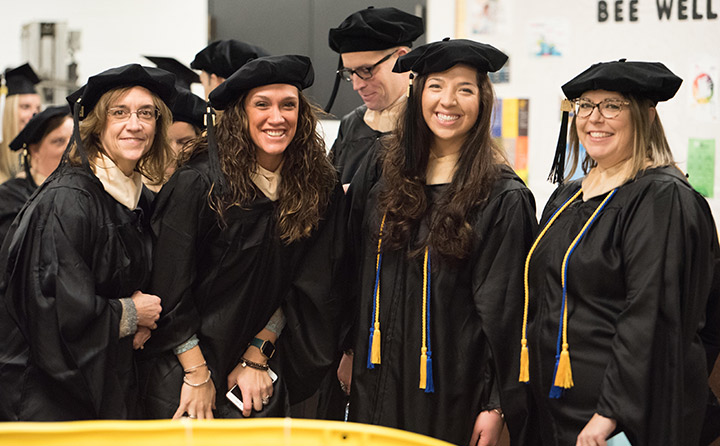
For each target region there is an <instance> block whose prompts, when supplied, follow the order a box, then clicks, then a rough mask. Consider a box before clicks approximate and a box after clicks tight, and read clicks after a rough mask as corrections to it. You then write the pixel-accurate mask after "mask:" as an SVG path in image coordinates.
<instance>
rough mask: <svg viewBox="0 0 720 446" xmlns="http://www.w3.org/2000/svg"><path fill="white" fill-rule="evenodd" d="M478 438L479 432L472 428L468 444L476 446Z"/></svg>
mask: <svg viewBox="0 0 720 446" xmlns="http://www.w3.org/2000/svg"><path fill="white" fill-rule="evenodd" d="M479 440H480V432H478V431H477V430H476V429H473V433H472V436H471V437H470V446H476V445H477V444H478V441H479Z"/></svg>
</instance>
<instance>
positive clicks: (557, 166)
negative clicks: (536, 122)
mask: <svg viewBox="0 0 720 446" xmlns="http://www.w3.org/2000/svg"><path fill="white" fill-rule="evenodd" d="M561 109H562V119H561V120H560V134H559V135H558V142H557V147H555V158H554V159H553V163H552V167H551V169H550V175H548V181H550V182H552V183H555V184H558V185H561V184H562V183H563V180H564V179H565V154H566V152H567V131H568V120H569V116H570V111H571V110H572V102H570V101H568V100H567V99H564V100H563V102H562V106H561Z"/></svg>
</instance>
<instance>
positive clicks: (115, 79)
mask: <svg viewBox="0 0 720 446" xmlns="http://www.w3.org/2000/svg"><path fill="white" fill-rule="evenodd" d="M133 86H140V87H145V88H147V89H148V90H150V91H151V92H153V93H154V94H156V95H157V96H158V97H159V98H160V99H162V101H163V102H165V104H166V105H167V106H168V107H170V108H172V106H173V102H174V100H175V75H174V74H172V73H170V72H168V71H165V70H163V69H161V68H155V67H143V66H141V65H138V64H129V65H123V66H122V67H117V68H111V69H109V70H105V71H103V72H102V73H100V74H96V75H95V76H91V77H90V79H88V82H87V84H85V85H84V86H82V87H81V88H80V89H79V90H77V91H75V92H74V93H73V94H71V95H70V96H68V97H67V100H68V102H69V103H70V104H71V106H72V105H73V104H75V103H76V102H79V104H80V105H81V107H82V108H81V109H80V119H81V120H82V119H84V118H85V117H86V116H87V115H88V114H89V113H90V111H91V110H92V109H93V108H94V107H95V104H97V102H98V100H100V97H102V95H103V94H105V93H106V92H108V91H110V90H112V89H115V88H120V87H133Z"/></svg>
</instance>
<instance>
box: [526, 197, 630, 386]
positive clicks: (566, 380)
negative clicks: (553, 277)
mask: <svg viewBox="0 0 720 446" xmlns="http://www.w3.org/2000/svg"><path fill="white" fill-rule="evenodd" d="M615 192H617V188H615V189H613V190H612V191H610V192H609V193H608V194H607V196H606V197H605V198H604V199H603V201H602V202H601V203H600V205H598V207H597V208H596V209H595V211H594V212H593V213H592V215H591V216H590V218H588V220H587V221H586V222H585V225H583V227H582V229H581V230H580V233H579V234H578V235H577V236H576V237H575V239H574V240H573V241H572V243H570V247H568V249H567V251H565V256H564V257H563V262H562V266H561V283H562V307H561V308H560V323H559V329H558V339H557V346H556V349H555V352H556V354H555V373H554V378H553V386H552V387H551V388H550V395H549V397H550V398H560V397H561V396H562V392H563V390H564V389H569V388H571V387H572V386H573V385H574V383H573V379H572V368H571V366H570V345H569V343H568V339H567V325H568V314H567V313H568V309H567V270H568V262H569V261H570V256H571V255H572V253H573V252H574V251H575V248H576V247H577V245H578V244H579V243H580V240H582V238H583V237H584V236H585V234H586V233H587V231H588V229H590V226H592V224H593V223H594V222H595V220H596V219H597V217H598V215H600V212H601V211H602V210H603V208H604V207H605V205H606V204H607V203H608V202H609V201H610V199H611V198H612V197H613V196H614V195H615ZM581 194H582V188H581V189H580V190H579V191H577V193H576V194H575V195H573V196H572V197H570V198H569V199H568V200H567V201H566V202H565V203H563V205H562V206H560V208H559V209H558V210H557V211H555V213H554V214H553V215H552V217H550V220H549V221H548V223H547V225H545V227H544V228H543V230H542V231H541V232H540V235H538V237H537V239H535V243H533V245H532V247H531V248H530V252H529V253H528V255H527V258H526V259H525V272H524V278H523V279H524V286H525V307H524V309H523V326H522V340H521V344H522V350H521V351H520V378H519V380H520V382H528V381H530V371H529V354H528V346H527V319H528V306H529V303H530V287H529V284H528V276H529V272H530V258H531V257H532V255H533V253H534V251H535V248H536V247H537V245H538V244H539V243H540V240H541V239H542V238H543V236H544V235H545V233H546V232H547V230H548V229H549V228H550V226H551V225H552V224H553V223H554V222H555V220H557V218H558V217H559V216H560V214H561V213H562V212H563V211H565V209H567V207H568V206H570V204H571V203H572V202H573V201H575V199H577V198H578V197H579V196H580V195H581Z"/></svg>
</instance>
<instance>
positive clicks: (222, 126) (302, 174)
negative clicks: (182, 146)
mask: <svg viewBox="0 0 720 446" xmlns="http://www.w3.org/2000/svg"><path fill="white" fill-rule="evenodd" d="M247 93H248V92H245V93H243V94H242V95H240V97H239V98H237V99H236V100H235V101H234V102H233V103H232V105H230V106H229V107H228V108H227V109H226V110H224V111H223V112H222V113H219V114H218V119H217V126H216V127H215V138H216V141H217V146H218V154H219V157H220V165H221V169H222V173H223V175H224V176H225V186H224V188H223V193H222V194H219V193H213V190H214V189H215V187H214V186H215V185H213V189H211V191H210V193H209V194H208V201H209V204H210V206H211V207H212V209H213V210H214V211H215V212H216V213H217V215H218V218H219V220H220V222H221V224H224V223H225V222H224V214H225V211H227V210H228V209H229V208H231V207H232V206H240V207H243V208H245V207H247V206H248V205H249V204H250V203H251V202H252V201H253V200H254V199H255V198H257V195H258V190H257V188H256V187H255V185H254V183H253V181H252V174H253V173H254V172H255V170H256V167H257V157H256V150H257V147H256V145H255V143H254V142H253V141H252V139H251V137H250V128H249V124H248V117H247V112H246V111H245V106H244V104H245V98H246V97H247ZM298 99H299V101H298V107H299V109H298V121H297V130H296V132H295V137H294V138H293V140H292V141H291V142H290V144H289V145H288V147H287V148H286V149H285V151H284V152H283V164H282V182H281V183H280V186H279V189H278V195H279V197H278V203H279V206H278V207H277V227H278V233H279V236H280V239H281V240H282V241H283V242H284V243H286V244H289V243H291V242H294V241H296V240H300V239H302V238H305V237H308V236H309V235H310V233H311V232H312V230H313V229H315V228H317V226H318V224H319V222H320V219H321V217H322V215H323V213H324V211H325V209H326V207H327V205H328V203H329V201H330V196H331V195H332V191H333V188H334V186H335V183H336V182H337V180H336V172H335V169H334V168H333V166H332V164H330V161H329V160H328V158H327V155H326V154H325V143H324V141H323V139H322V137H321V136H320V135H319V134H318V132H317V115H318V113H319V112H320V109H319V108H318V107H317V106H315V105H313V104H311V103H310V102H309V101H308V100H307V99H306V98H305V96H303V94H302V92H301V91H298ZM207 148H208V140H207V135H206V134H204V135H203V136H201V137H199V138H196V139H194V140H193V141H191V142H190V144H189V146H188V148H187V150H184V151H183V152H181V155H180V156H179V157H178V164H180V165H182V164H184V163H185V162H187V161H188V160H189V159H190V158H191V157H192V156H194V155H195V154H197V153H200V152H202V151H206V150H207Z"/></svg>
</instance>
